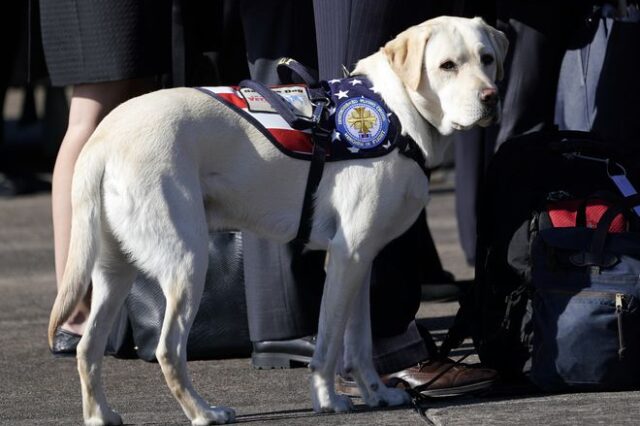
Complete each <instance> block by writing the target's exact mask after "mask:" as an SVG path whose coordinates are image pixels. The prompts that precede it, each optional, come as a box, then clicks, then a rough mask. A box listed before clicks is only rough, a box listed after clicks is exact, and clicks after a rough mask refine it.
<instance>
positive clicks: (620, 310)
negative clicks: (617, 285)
mask: <svg viewBox="0 0 640 426" xmlns="http://www.w3.org/2000/svg"><path fill="white" fill-rule="evenodd" d="M623 314H624V294H622V293H616V316H617V317H618V358H619V359H620V360H622V359H623V358H624V352H625V350H626V349H627V348H626V345H625V341H624V331H623V329H624V328H623V326H622V320H623Z"/></svg>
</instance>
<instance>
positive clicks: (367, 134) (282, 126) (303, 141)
mask: <svg viewBox="0 0 640 426" xmlns="http://www.w3.org/2000/svg"><path fill="white" fill-rule="evenodd" d="M319 86H320V87H321V88H322V89H323V91H324V96H325V97H326V100H327V105H326V111H327V113H326V114H323V116H322V117H321V119H320V120H319V122H318V123H317V126H318V128H319V129H321V130H322V131H321V132H317V133H316V137H324V138H329V139H330V143H327V145H326V146H327V156H326V159H325V161H342V160H351V159H357V158H372V157H380V156H383V155H386V154H388V153H389V152H391V151H393V150H394V149H395V148H396V147H398V146H399V145H402V141H403V139H404V138H402V137H401V135H400V125H399V122H398V120H397V117H396V116H395V115H394V114H393V113H392V112H391V111H390V110H389V109H388V107H387V106H386V104H385V103H384V102H383V100H382V98H381V97H380V95H379V94H378V92H377V91H376V88H375V87H373V86H372V84H371V82H370V81H369V80H368V79H367V78H365V77H361V76H358V77H350V78H344V79H335V80H328V81H322V82H320V83H319ZM199 89H200V90H201V91H203V92H205V93H208V94H210V95H211V96H212V97H214V98H215V99H217V100H219V101H220V102H222V103H223V104H225V105H226V106H228V107H229V108H231V109H233V110H234V111H236V112H237V113H238V114H240V115H241V116H242V117H244V118H245V119H246V120H248V121H249V122H251V123H252V124H253V125H254V126H255V127H256V128H258V129H259V130H260V131H261V132H262V134H263V135H264V136H266V138H267V139H269V140H270V141H271V142H272V143H273V144H274V145H275V146H276V147H277V148H278V149H279V150H280V151H282V152H283V153H285V154H287V155H288V156H291V157H294V158H298V159H305V160H310V159H311V153H312V150H313V144H314V141H313V139H312V138H313V135H312V131H311V130H296V129H294V128H292V127H291V125H290V124H289V123H288V122H287V121H286V120H284V119H283V118H282V117H281V116H280V115H279V114H278V113H277V112H276V110H275V109H274V108H273V107H272V105H271V104H270V103H269V102H268V101H267V100H266V99H265V98H264V97H263V96H262V95H261V94H259V93H258V92H256V91H255V90H253V89H251V88H248V87H238V86H229V87H200V88H199ZM270 89H271V90H272V91H273V92H275V93H277V94H278V95H280V97H281V98H282V99H283V100H285V101H286V102H287V104H288V105H289V106H290V107H291V109H292V110H293V111H294V112H295V114H296V116H298V117H301V118H304V119H311V118H312V114H313V108H314V105H313V103H312V100H311V98H310V96H309V88H308V86H306V85H298V84H295V85H285V86H274V87H270ZM316 90H317V89H316ZM314 95H315V96H317V94H314Z"/></svg>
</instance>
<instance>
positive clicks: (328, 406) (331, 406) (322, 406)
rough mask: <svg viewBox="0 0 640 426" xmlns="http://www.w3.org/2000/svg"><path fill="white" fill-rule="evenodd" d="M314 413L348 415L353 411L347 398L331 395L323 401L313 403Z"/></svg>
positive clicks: (351, 403)
mask: <svg viewBox="0 0 640 426" xmlns="http://www.w3.org/2000/svg"><path fill="white" fill-rule="evenodd" d="M313 411H315V412H316V413H348V412H349V411H353V402H351V399H350V398H349V397H348V396H345V395H337V394H333V395H331V396H330V397H329V398H327V399H326V400H324V401H314V404H313Z"/></svg>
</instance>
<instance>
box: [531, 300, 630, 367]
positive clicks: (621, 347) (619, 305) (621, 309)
mask: <svg viewBox="0 0 640 426" xmlns="http://www.w3.org/2000/svg"><path fill="white" fill-rule="evenodd" d="M541 291H543V292H548V293H556V294H566V295H571V296H572V297H593V296H595V297H603V298H607V299H610V300H611V299H613V301H614V306H615V310H616V319H617V322H618V358H619V359H620V360H622V359H623V358H624V354H625V351H626V349H627V347H626V343H625V338H624V327H623V321H624V313H625V310H626V308H625V304H626V295H625V294H624V293H611V292H608V291H594V290H582V291H579V292H577V293H576V292H574V291H569V290H560V289H541Z"/></svg>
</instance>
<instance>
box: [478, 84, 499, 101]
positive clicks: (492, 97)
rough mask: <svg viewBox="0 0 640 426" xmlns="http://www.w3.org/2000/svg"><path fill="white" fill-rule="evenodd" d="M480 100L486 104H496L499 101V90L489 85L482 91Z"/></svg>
mask: <svg viewBox="0 0 640 426" xmlns="http://www.w3.org/2000/svg"><path fill="white" fill-rule="evenodd" d="M480 101H482V103H483V104H486V105H495V104H496V103H497V102H498V91H497V90H496V89H494V88H491V87H488V88H486V89H482V90H481V91H480Z"/></svg>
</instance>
